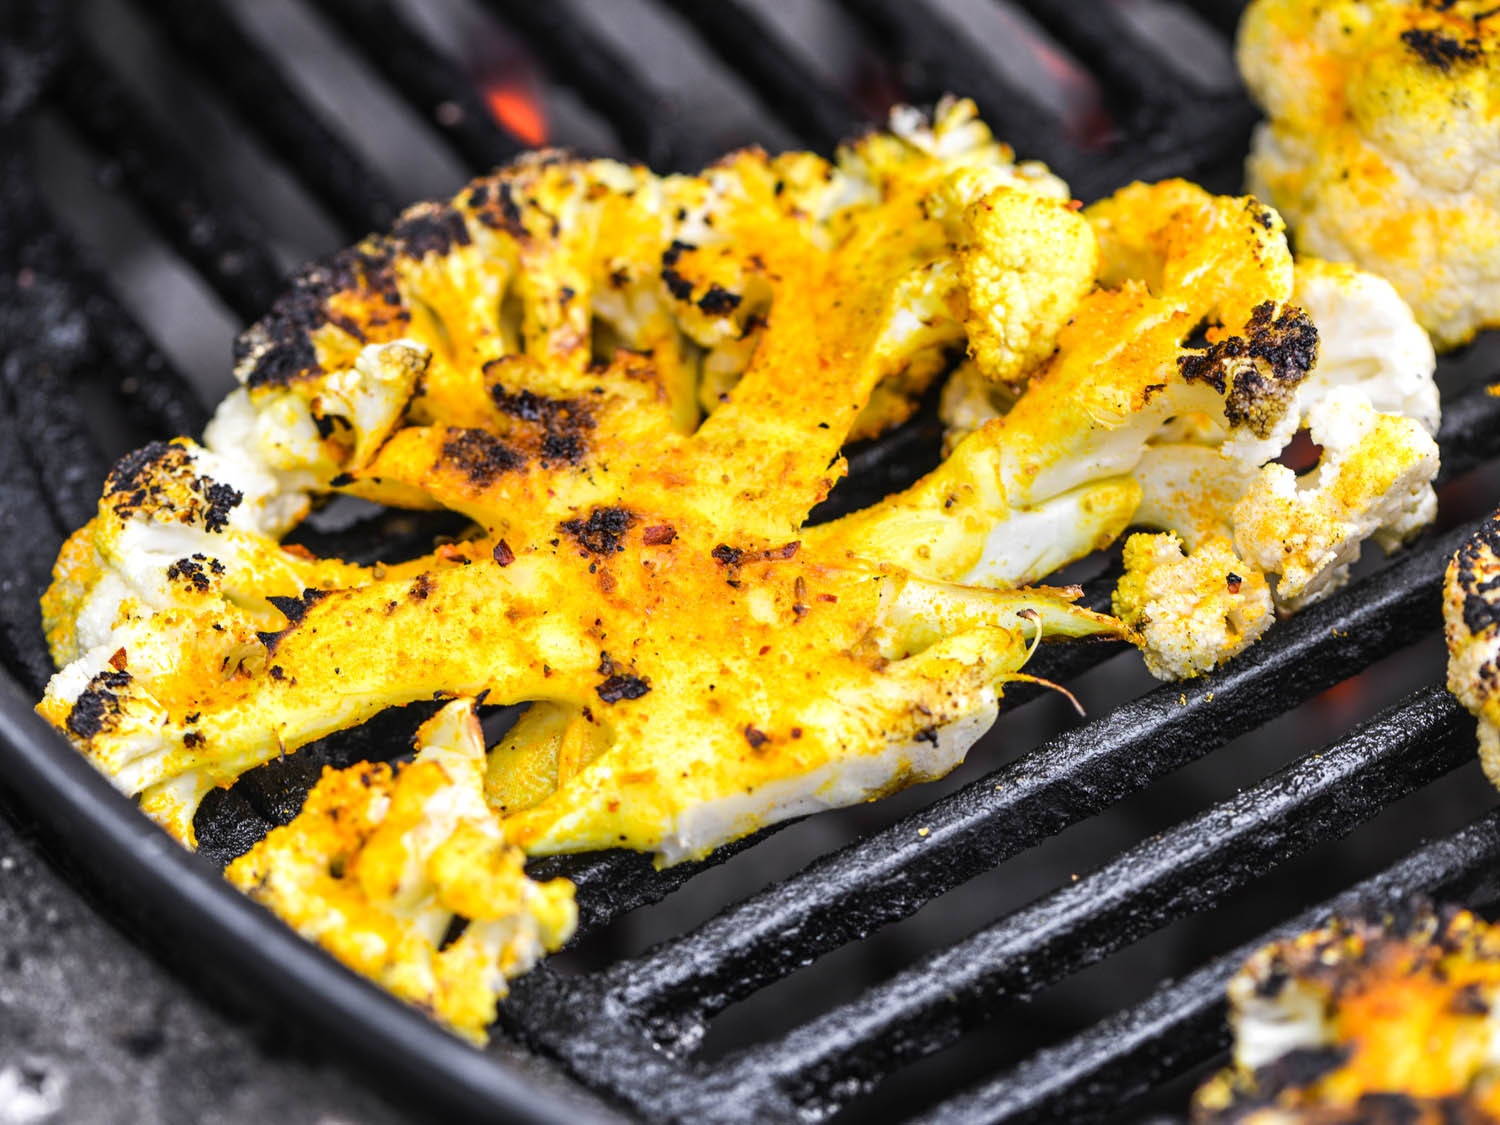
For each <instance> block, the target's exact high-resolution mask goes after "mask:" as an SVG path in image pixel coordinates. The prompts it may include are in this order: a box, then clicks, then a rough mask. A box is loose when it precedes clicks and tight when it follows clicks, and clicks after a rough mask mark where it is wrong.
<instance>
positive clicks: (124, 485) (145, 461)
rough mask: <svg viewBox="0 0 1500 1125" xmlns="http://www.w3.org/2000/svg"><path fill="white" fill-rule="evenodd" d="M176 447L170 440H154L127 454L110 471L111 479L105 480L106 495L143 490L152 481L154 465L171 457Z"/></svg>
mask: <svg viewBox="0 0 1500 1125" xmlns="http://www.w3.org/2000/svg"><path fill="white" fill-rule="evenodd" d="M175 448H176V447H175V446H173V445H172V444H171V443H170V442H165V441H153V442H151V443H150V444H149V445H143V446H141V447H140V448H139V449H135V450H132V451H131V452H129V453H127V454H125V456H124V457H121V458H120V459H119V460H118V461H116V462H115V467H114V468H112V469H111V470H110V471H109V479H108V480H106V481H105V482H104V495H106V496H114V495H116V494H118V493H121V492H139V491H141V490H142V489H143V488H145V487H146V485H147V484H149V483H150V480H151V473H150V470H151V468H152V466H154V465H155V464H157V463H158V462H159V461H162V460H164V459H166V458H168V457H171V456H172V453H173V450H174V449H175ZM136 502H137V503H139V501H136Z"/></svg>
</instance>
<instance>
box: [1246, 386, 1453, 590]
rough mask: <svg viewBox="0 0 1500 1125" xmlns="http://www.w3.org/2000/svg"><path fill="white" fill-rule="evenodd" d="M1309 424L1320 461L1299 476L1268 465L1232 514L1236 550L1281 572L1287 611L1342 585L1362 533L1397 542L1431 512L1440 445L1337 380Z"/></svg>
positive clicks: (1427, 520) (1388, 545) (1390, 546)
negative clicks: (1379, 411) (1378, 409)
mask: <svg viewBox="0 0 1500 1125" xmlns="http://www.w3.org/2000/svg"><path fill="white" fill-rule="evenodd" d="M1307 423H1308V429H1309V431H1310V432H1311V434H1312V439H1313V441H1314V442H1315V443H1317V444H1318V445H1320V446H1322V447H1323V457H1322V460H1321V461H1320V462H1319V464H1318V468H1317V469H1316V470H1315V471H1314V472H1312V473H1309V474H1307V476H1306V477H1305V478H1303V479H1301V480H1299V479H1298V478H1297V476H1296V474H1294V473H1293V472H1292V470H1290V469H1288V468H1287V467H1286V466H1284V465H1267V466H1265V467H1264V468H1263V469H1261V470H1260V474H1259V476H1258V478H1257V479H1256V481H1255V483H1253V484H1252V485H1251V486H1250V488H1249V489H1248V490H1247V492H1246V493H1245V495H1244V497H1243V498H1242V499H1241V500H1240V502H1239V503H1238V504H1237V505H1235V509H1234V516H1233V522H1234V538H1235V544H1236V546H1237V547H1238V548H1239V550H1240V553H1241V554H1242V555H1243V556H1244V557H1245V558H1246V559H1248V560H1249V561H1250V562H1252V563H1254V564H1255V565H1256V566H1258V567H1260V568H1261V569H1262V570H1265V571H1269V572H1270V573H1273V574H1277V575H1280V578H1279V580H1278V582H1277V586H1276V595H1277V600H1278V601H1279V602H1281V603H1282V604H1284V605H1286V606H1288V607H1289V608H1292V609H1296V608H1299V607H1301V606H1304V605H1306V604H1308V603H1309V602H1313V601H1316V600H1318V599H1319V598H1321V597H1323V596H1324V595H1325V594H1327V593H1328V592H1329V591H1330V590H1332V589H1335V588H1337V587H1338V586H1340V585H1342V584H1343V583H1344V581H1345V580H1346V579H1347V577H1348V573H1349V566H1350V564H1351V563H1353V562H1354V561H1355V560H1356V559H1358V558H1359V550H1360V544H1361V543H1362V542H1363V541H1364V540H1365V539H1366V538H1368V537H1370V536H1372V535H1373V536H1374V537H1375V539H1376V542H1378V543H1380V544H1381V546H1383V547H1385V548H1386V549H1387V550H1390V549H1393V548H1394V547H1395V546H1397V545H1399V544H1400V543H1401V542H1402V541H1403V540H1404V539H1406V538H1409V537H1410V536H1411V535H1412V534H1413V533H1415V532H1416V531H1417V530H1419V529H1421V528H1422V527H1425V526H1426V525H1427V524H1429V523H1431V522H1432V518H1433V516H1434V515H1436V514H1437V496H1436V494H1435V493H1434V492H1433V490H1432V479H1433V477H1435V476H1436V475H1437V470H1438V448H1437V443H1436V442H1435V441H1433V440H1432V438H1431V436H1429V435H1428V433H1427V431H1426V430H1424V429H1423V428H1422V427H1421V426H1420V425H1418V424H1417V423H1416V422H1414V421H1412V420H1411V419H1409V418H1403V417H1400V416H1398V415H1392V414H1376V413H1375V411H1374V409H1373V408H1372V407H1371V406H1370V403H1369V400H1368V399H1366V398H1365V397H1364V395H1363V394H1362V393H1361V392H1360V391H1357V390H1354V389H1353V388H1350V387H1338V388H1335V389H1334V390H1332V391H1330V392H1329V393H1328V394H1327V396H1326V397H1325V398H1324V399H1323V400H1322V401H1321V402H1318V403H1316V404H1315V405H1314V406H1313V408H1312V409H1311V410H1310V411H1308V415H1307Z"/></svg>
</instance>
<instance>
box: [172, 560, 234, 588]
mask: <svg viewBox="0 0 1500 1125" xmlns="http://www.w3.org/2000/svg"><path fill="white" fill-rule="evenodd" d="M213 561H214V562H215V563H218V561H219V560H218V559H214V560H213ZM223 570H224V567H223V564H219V568H218V571H217V572H216V573H223ZM208 574H209V571H208V568H206V567H205V566H204V565H203V556H202V555H193V556H192V557H191V558H185V559H178V560H177V561H176V562H174V563H173V564H172V565H171V566H169V567H167V578H168V579H170V580H171V581H174V582H186V583H187V584H188V585H190V586H192V588H193V589H195V590H197V591H198V592H199V593H200V594H206V593H208V591H209V589H210V588H211V587H212V585H213V582H212V581H211V580H210V578H209V577H208Z"/></svg>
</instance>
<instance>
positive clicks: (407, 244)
mask: <svg viewBox="0 0 1500 1125" xmlns="http://www.w3.org/2000/svg"><path fill="white" fill-rule="evenodd" d="M413 212H414V213H409V214H407V216H406V217H404V218H402V219H401V220H400V221H399V222H397V223H396V225H395V226H394V227H393V228H392V229H391V238H392V240H393V241H395V242H396V244H397V245H398V246H399V247H400V248H401V252H402V253H403V254H407V255H409V256H410V257H413V258H425V257H426V256H427V255H428V254H439V255H443V254H447V253H448V252H449V251H451V250H452V249H453V247H455V246H467V245H469V243H470V241H471V239H470V238H469V228H468V227H467V226H465V225H464V217H463V216H462V215H460V214H459V213H458V212H457V211H456V210H454V209H453V208H452V207H448V206H445V205H442V204H432V203H427V204H419V205H418V206H417V207H416V208H414V209H413Z"/></svg>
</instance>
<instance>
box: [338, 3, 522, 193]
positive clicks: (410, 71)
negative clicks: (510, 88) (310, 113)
mask: <svg viewBox="0 0 1500 1125" xmlns="http://www.w3.org/2000/svg"><path fill="white" fill-rule="evenodd" d="M313 4H314V7H315V8H316V9H317V10H319V11H321V12H322V13H323V14H324V15H325V16H326V17H328V19H330V20H332V21H333V22H334V23H335V24H337V25H338V27H339V30H341V31H342V32H343V33H344V34H345V35H346V36H348V37H349V39H351V40H352V41H353V42H354V43H356V44H358V45H359V48H360V50H361V51H362V52H363V53H364V54H365V56H366V57H367V58H368V59H370V60H371V61H372V62H373V63H374V64H375V66H376V67H377V68H378V69H379V71H380V72H381V73H382V74H384V75H385V77H386V79H387V80H388V81H389V82H390V83H391V85H392V86H394V87H395V88H396V89H397V90H398V91H400V93H401V94H402V96H403V97H404V98H405V99H406V100H407V101H408V102H409V103H411V104H412V105H413V106H415V107H416V108H417V109H418V110H420V111H421V112H422V114H423V115H424V116H425V118H426V120H427V123H428V124H429V125H431V126H432V127H433V128H435V129H436V130H437V131H438V132H439V133H441V134H442V136H443V138H444V139H445V140H447V142H448V143H449V145H451V146H452V148H453V150H454V151H455V152H456V153H458V155H459V156H460V157H461V158H462V159H463V160H464V161H465V163H467V164H468V166H469V167H470V169H472V170H473V171H475V172H488V171H489V170H490V169H491V168H494V167H497V166H498V165H501V164H505V163H507V162H509V161H511V160H513V159H515V158H516V157H517V156H519V155H520V154H521V152H522V150H523V147H524V146H523V145H522V144H521V142H520V141H518V140H517V139H516V138H515V137H512V136H511V135H510V134H509V133H507V132H506V131H505V130H504V129H502V128H500V126H499V125H497V124H496V123H495V120H494V118H493V117H491V116H490V114H489V112H488V111H487V110H486V109H485V108H484V106H483V105H482V104H480V101H479V96H478V94H477V93H476V92H475V90H474V86H473V84H472V83H470V82H469V80H468V77H467V76H466V75H465V74H464V72H463V70H462V68H461V67H459V66H458V65H457V64H456V63H455V62H454V60H452V59H448V58H445V57H443V56H442V55H441V54H439V53H438V51H437V50H436V49H434V48H433V46H432V45H431V44H430V43H428V42H427V40H426V39H425V38H424V37H423V36H422V34H421V33H420V32H418V31H417V30H416V29H415V28H413V27H412V25H411V23H410V21H408V20H407V19H406V17H405V16H403V15H401V14H400V13H399V12H397V10H396V9H395V7H394V6H393V5H392V4H390V3H389V0H313Z"/></svg>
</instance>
